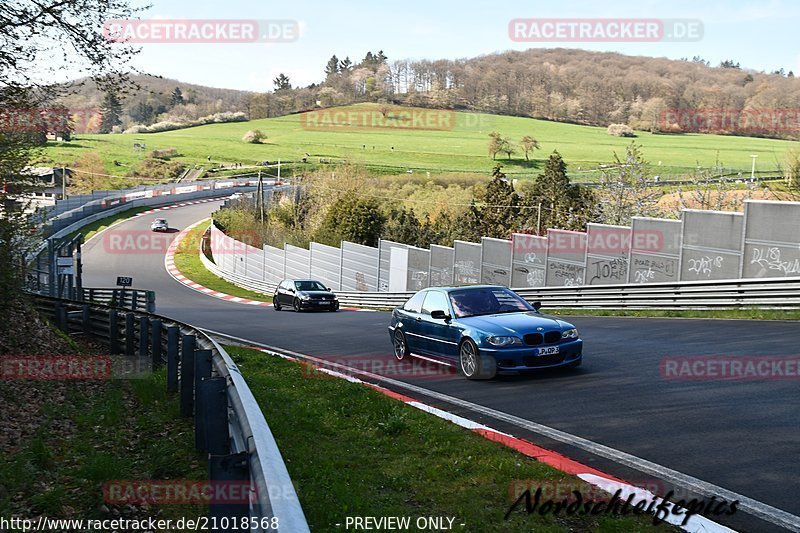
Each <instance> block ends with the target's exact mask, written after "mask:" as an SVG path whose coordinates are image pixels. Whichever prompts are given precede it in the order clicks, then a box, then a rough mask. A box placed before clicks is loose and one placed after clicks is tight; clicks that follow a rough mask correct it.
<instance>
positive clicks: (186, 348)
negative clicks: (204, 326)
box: [180, 335, 197, 416]
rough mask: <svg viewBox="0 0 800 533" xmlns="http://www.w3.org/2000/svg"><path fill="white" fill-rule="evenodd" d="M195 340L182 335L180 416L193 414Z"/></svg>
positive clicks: (192, 337) (189, 336)
mask: <svg viewBox="0 0 800 533" xmlns="http://www.w3.org/2000/svg"><path fill="white" fill-rule="evenodd" d="M196 345H197V339H196V338H195V336H194V335H184V336H183V343H182V346H181V359H180V368H181V382H180V393H181V416H192V412H194V348H195V346H196Z"/></svg>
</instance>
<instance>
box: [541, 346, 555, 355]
mask: <svg viewBox="0 0 800 533" xmlns="http://www.w3.org/2000/svg"><path fill="white" fill-rule="evenodd" d="M559 348H560V346H547V347H545V348H536V355H553V354H556V353H558V349H559Z"/></svg>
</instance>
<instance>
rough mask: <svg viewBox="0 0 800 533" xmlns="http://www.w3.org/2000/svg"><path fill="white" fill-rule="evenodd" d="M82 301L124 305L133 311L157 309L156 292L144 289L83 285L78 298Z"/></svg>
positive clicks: (152, 310) (112, 305)
mask: <svg viewBox="0 0 800 533" xmlns="http://www.w3.org/2000/svg"><path fill="white" fill-rule="evenodd" d="M78 299H79V300H80V301H81V302H86V303H97V304H104V305H108V306H111V307H123V308H125V309H130V310H132V311H139V310H141V311H147V312H148V313H155V311H156V293H155V291H148V290H144V289H130V288H128V289H119V288H110V289H104V288H99V287H83V288H82V289H81V294H80V295H79V298H78Z"/></svg>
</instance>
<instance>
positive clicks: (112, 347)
mask: <svg viewBox="0 0 800 533" xmlns="http://www.w3.org/2000/svg"><path fill="white" fill-rule="evenodd" d="M108 349H109V351H110V352H111V353H112V354H118V353H119V352H120V346H119V313H117V312H116V311H114V310H113V309H112V310H111V311H109V312H108Z"/></svg>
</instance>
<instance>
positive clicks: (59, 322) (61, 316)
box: [55, 302, 69, 333]
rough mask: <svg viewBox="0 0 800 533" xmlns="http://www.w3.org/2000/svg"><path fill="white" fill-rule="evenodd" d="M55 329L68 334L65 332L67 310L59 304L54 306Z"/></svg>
mask: <svg viewBox="0 0 800 533" xmlns="http://www.w3.org/2000/svg"><path fill="white" fill-rule="evenodd" d="M55 311H56V313H55V314H56V316H55V318H56V327H57V328H58V329H60V330H61V331H63V332H64V333H69V331H68V330H67V309H66V307H64V304H62V303H61V302H59V303H57V304H56V309H55Z"/></svg>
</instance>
